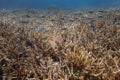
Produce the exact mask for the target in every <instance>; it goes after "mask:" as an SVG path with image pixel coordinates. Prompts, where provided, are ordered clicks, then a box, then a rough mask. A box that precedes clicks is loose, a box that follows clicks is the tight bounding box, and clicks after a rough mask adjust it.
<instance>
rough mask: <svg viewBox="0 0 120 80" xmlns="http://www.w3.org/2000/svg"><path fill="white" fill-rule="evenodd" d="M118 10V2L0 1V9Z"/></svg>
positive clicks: (69, 0)
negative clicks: (52, 7)
mask: <svg viewBox="0 0 120 80" xmlns="http://www.w3.org/2000/svg"><path fill="white" fill-rule="evenodd" d="M51 6H54V7H58V8H61V9H72V8H114V7H115V8H116V7H117V8H119V7H120V0H0V8H1V9H3V8H6V9H7V8H8V9H9V8H39V9H46V8H49V7H51Z"/></svg>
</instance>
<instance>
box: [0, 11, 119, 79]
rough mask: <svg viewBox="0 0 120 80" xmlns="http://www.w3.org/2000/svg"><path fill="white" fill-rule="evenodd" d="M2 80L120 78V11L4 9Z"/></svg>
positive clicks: (0, 40)
mask: <svg viewBox="0 0 120 80" xmlns="http://www.w3.org/2000/svg"><path fill="white" fill-rule="evenodd" d="M51 15H52V16H51ZM0 80H120V10H119V9H107V10H106V9H101V10H99V9H98V10H97V9H96V10H90V11H89V10H75V11H71V10H66V11H65V10H58V11H55V12H54V11H53V12H50V13H49V10H48V11H47V10H35V9H33V10H32V9H31V10H24V9H22V10H21V9H20V10H0Z"/></svg>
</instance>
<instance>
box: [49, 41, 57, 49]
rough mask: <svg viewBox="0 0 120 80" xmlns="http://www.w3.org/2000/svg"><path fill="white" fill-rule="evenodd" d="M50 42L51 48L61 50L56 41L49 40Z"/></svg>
mask: <svg viewBox="0 0 120 80" xmlns="http://www.w3.org/2000/svg"><path fill="white" fill-rule="evenodd" d="M48 42H49V43H50V45H51V47H52V48H53V49H54V50H58V49H59V46H58V45H57V43H56V42H55V41H52V40H49V41H48Z"/></svg>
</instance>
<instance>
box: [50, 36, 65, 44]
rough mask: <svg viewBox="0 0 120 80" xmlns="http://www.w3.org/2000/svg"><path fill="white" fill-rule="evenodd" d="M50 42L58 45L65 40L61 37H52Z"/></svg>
mask: <svg viewBox="0 0 120 80" xmlns="http://www.w3.org/2000/svg"><path fill="white" fill-rule="evenodd" d="M52 40H53V41H55V42H58V43H64V42H66V40H65V39H64V38H63V37H62V36H52Z"/></svg>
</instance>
